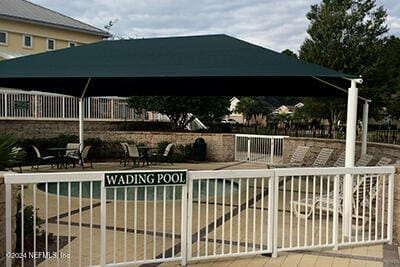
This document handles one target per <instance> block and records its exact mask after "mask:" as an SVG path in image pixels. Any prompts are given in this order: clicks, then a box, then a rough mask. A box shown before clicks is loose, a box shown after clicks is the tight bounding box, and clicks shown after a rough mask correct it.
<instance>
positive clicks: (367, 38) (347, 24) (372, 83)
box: [299, 0, 388, 119]
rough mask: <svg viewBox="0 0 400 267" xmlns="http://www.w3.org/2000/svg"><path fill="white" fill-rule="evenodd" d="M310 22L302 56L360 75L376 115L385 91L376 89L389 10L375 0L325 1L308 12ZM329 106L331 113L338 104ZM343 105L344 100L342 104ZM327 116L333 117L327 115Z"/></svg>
mask: <svg viewBox="0 0 400 267" xmlns="http://www.w3.org/2000/svg"><path fill="white" fill-rule="evenodd" d="M306 16H307V19H308V20H309V21H310V25H309V27H308V30H307V33H308V34H309V37H308V38H306V40H305V41H304V43H303V44H302V45H301V48H300V53H299V56H300V58H301V59H304V60H306V61H309V62H312V63H316V64H319V65H322V66H325V67H328V68H332V69H335V70H337V71H340V72H343V73H348V74H356V75H361V76H362V77H363V80H364V83H363V84H362V86H359V87H360V92H359V95H360V96H363V97H367V98H371V99H372V101H373V102H374V105H373V106H371V109H370V115H374V113H375V114H376V110H377V109H379V104H380V103H382V101H381V100H382V96H383V95H384V93H382V91H381V90H380V89H379V90H378V88H377V79H379V76H380V74H381V73H382V72H384V71H385V70H384V69H383V68H382V62H383V58H382V54H383V48H384V37H383V34H385V33H386V32H387V31H388V27H387V25H386V24H385V20H386V17H387V14H386V10H385V9H384V8H383V7H382V6H380V7H376V4H375V0H344V1H335V0H323V1H322V3H320V4H316V5H312V6H311V9H310V11H309V12H308V13H307V15H306ZM332 104H333V102H332V103H331V104H330V105H329V106H330V107H332V108H333V109H334V110H330V111H328V112H327V113H329V116H332V114H333V113H335V112H336V111H335V110H338V109H339V107H337V106H334V105H332ZM339 105H341V103H339ZM326 119H332V118H328V117H326Z"/></svg>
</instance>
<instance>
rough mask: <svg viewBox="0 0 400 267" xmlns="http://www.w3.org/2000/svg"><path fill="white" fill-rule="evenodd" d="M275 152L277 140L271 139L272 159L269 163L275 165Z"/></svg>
mask: <svg viewBox="0 0 400 267" xmlns="http://www.w3.org/2000/svg"><path fill="white" fill-rule="evenodd" d="M274 151H275V138H273V137H272V138H271V159H270V162H269V163H274Z"/></svg>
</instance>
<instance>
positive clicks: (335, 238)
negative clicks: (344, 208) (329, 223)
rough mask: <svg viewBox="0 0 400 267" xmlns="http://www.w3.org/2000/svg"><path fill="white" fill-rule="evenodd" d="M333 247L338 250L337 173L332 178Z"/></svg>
mask: <svg viewBox="0 0 400 267" xmlns="http://www.w3.org/2000/svg"><path fill="white" fill-rule="evenodd" d="M333 196H334V197H333V236H332V238H333V245H334V247H333V249H334V250H338V233H339V228H338V227H339V226H338V219H339V212H338V206H339V175H335V177H334V180H333Z"/></svg>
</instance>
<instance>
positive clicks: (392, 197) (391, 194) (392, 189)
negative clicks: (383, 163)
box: [387, 173, 394, 244]
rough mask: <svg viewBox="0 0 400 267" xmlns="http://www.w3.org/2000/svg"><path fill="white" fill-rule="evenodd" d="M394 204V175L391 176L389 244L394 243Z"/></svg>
mask: <svg viewBox="0 0 400 267" xmlns="http://www.w3.org/2000/svg"><path fill="white" fill-rule="evenodd" d="M393 202H394V173H391V174H390V175H389V196H388V226H387V231H388V233H387V236H388V239H389V244H392V242H393V213H394V211H393V209H394V208H393Z"/></svg>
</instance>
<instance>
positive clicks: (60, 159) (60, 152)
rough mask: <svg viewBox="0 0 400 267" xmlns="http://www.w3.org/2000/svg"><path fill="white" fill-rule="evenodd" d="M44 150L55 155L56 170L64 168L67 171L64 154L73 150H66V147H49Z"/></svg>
mask: <svg viewBox="0 0 400 267" xmlns="http://www.w3.org/2000/svg"><path fill="white" fill-rule="evenodd" d="M46 150H48V151H53V152H56V153H55V157H56V162H57V169H61V168H63V167H65V169H67V161H66V159H67V158H66V156H65V155H66V152H67V151H72V150H74V149H70V148H66V147H49V148H47V149H46Z"/></svg>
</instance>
